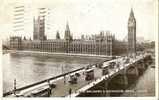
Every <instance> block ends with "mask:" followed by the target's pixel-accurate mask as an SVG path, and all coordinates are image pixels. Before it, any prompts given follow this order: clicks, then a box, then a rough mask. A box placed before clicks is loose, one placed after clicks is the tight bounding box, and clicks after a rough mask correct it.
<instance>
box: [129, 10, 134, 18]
mask: <svg viewBox="0 0 159 100" xmlns="http://www.w3.org/2000/svg"><path fill="white" fill-rule="evenodd" d="M130 17H134V11H133V8H131V11H130Z"/></svg>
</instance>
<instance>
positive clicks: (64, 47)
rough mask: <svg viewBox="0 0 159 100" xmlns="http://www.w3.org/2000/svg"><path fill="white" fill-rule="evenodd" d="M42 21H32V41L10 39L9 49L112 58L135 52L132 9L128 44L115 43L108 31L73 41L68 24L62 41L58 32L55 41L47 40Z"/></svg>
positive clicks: (134, 28) (134, 23)
mask: <svg viewBox="0 0 159 100" xmlns="http://www.w3.org/2000/svg"><path fill="white" fill-rule="evenodd" d="M44 20H45V17H44V16H38V18H37V19H34V32H33V40H31V39H26V38H25V37H24V38H22V37H18V36H13V37H10V48H12V49H19V50H30V51H41V52H58V53H77V54H92V55H106V56H112V55H113V54H116V52H119V51H122V52H125V50H126V51H127V50H128V51H130V52H131V53H135V52H136V20H135V17H134V13H133V10H132V9H131V12H130V16H129V19H128V43H125V42H116V41H117V40H115V36H114V35H112V34H111V33H110V32H108V31H107V32H104V31H101V32H100V33H99V34H95V35H92V36H90V37H89V38H86V36H84V35H82V36H81V38H80V39H73V34H71V30H70V27H69V24H68V22H67V24H66V29H65V33H64V38H63V39H61V38H60V33H59V32H58V31H57V33H56V39H47V38H46V35H45V21H44Z"/></svg>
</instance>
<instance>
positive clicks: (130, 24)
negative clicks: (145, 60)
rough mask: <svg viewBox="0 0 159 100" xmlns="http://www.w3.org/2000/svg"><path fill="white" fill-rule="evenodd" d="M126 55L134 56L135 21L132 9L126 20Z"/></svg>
mask: <svg viewBox="0 0 159 100" xmlns="http://www.w3.org/2000/svg"><path fill="white" fill-rule="evenodd" d="M128 54H129V55H131V56H133V57H134V56H136V19H135V16H134V12H133V9H132V8H131V12H130V16H129V19H128Z"/></svg>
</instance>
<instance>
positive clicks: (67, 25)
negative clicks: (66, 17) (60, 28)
mask: <svg viewBox="0 0 159 100" xmlns="http://www.w3.org/2000/svg"><path fill="white" fill-rule="evenodd" d="M66 30H67V31H69V30H70V28H69V24H68V21H67V24H66Z"/></svg>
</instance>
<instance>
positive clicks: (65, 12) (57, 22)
mask: <svg viewBox="0 0 159 100" xmlns="http://www.w3.org/2000/svg"><path fill="white" fill-rule="evenodd" d="M17 3H23V4H24V5H26V6H27V7H28V8H29V13H28V15H27V17H26V19H27V21H28V22H27V21H26V23H25V30H24V33H21V34H22V35H25V36H27V37H32V34H33V23H32V21H33V16H34V15H35V12H36V9H37V8H39V7H46V8H49V9H50V11H49V12H50V14H49V16H50V17H49V19H48V23H49V27H50V29H49V31H47V32H46V35H47V38H49V39H51V38H55V36H56V31H57V30H58V31H59V32H60V35H61V37H62V38H63V36H64V31H65V28H66V23H67V22H68V23H69V27H70V30H71V33H72V34H73V38H80V36H81V35H82V34H84V35H91V34H98V33H99V32H100V31H110V32H111V33H113V34H115V37H116V38H117V39H120V40H122V39H124V38H125V37H127V33H128V32H127V22H128V17H129V14H130V9H131V8H133V10H134V15H135V18H136V21H137V32H136V35H137V37H144V39H145V40H155V38H156V36H157V34H158V31H157V28H158V26H157V22H158V20H157V15H158V11H157V7H158V3H157V0H0V36H1V38H2V39H5V38H6V37H8V36H10V35H19V33H13V31H12V30H13V28H12V27H13V6H14V5H16V4H17Z"/></svg>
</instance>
